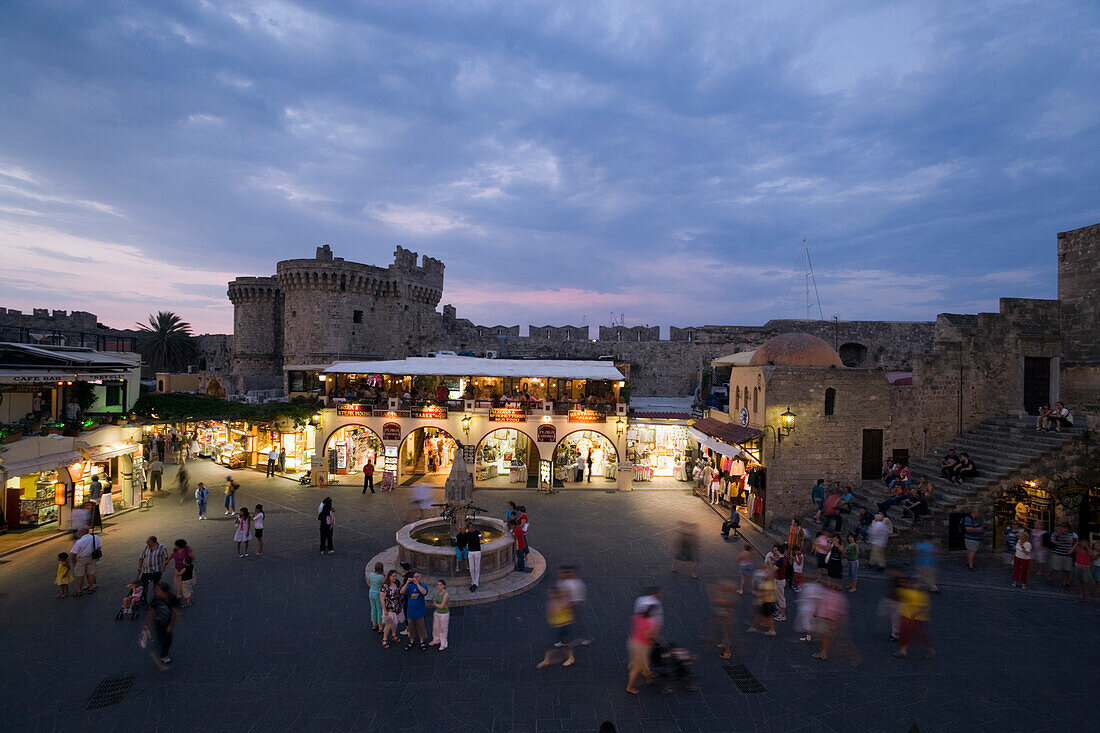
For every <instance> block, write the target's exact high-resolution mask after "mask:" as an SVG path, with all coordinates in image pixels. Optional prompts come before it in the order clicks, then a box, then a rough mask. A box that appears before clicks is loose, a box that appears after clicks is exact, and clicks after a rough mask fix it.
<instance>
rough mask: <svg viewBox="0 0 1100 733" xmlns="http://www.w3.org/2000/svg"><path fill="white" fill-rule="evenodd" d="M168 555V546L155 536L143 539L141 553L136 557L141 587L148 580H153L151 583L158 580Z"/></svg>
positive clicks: (154, 583)
mask: <svg viewBox="0 0 1100 733" xmlns="http://www.w3.org/2000/svg"><path fill="white" fill-rule="evenodd" d="M170 557H171V556H170V555H169V553H168V548H167V547H165V546H164V545H162V544H160V543H159V542H157V538H156V537H150V538H149V539H147V540H145V547H143V548H141V555H140V556H139V557H138V572H139V573H141V587H142V589H145V588H147V587H148V584H149V581H150V580H151V581H153V585H156V584H157V583H159V582H160V576H161V573H163V572H164V569H165V568H166V567H168V560H169V559H170ZM146 600H149V599H148V598H147V599H146Z"/></svg>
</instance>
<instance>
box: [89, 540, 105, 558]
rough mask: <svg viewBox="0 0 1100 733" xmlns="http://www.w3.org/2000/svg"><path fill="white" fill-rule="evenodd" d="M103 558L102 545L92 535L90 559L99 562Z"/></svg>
mask: <svg viewBox="0 0 1100 733" xmlns="http://www.w3.org/2000/svg"><path fill="white" fill-rule="evenodd" d="M102 557H103V543H102V542H100V541H99V540H97V539H96V538H95V535H92V559H93V560H99V559H100V558H102Z"/></svg>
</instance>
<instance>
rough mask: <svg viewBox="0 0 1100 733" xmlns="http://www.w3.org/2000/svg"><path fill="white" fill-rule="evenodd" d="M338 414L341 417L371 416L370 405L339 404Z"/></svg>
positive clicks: (337, 407)
mask: <svg viewBox="0 0 1100 733" xmlns="http://www.w3.org/2000/svg"><path fill="white" fill-rule="evenodd" d="M336 414H337V415H339V416H340V417H370V415H371V409H370V406H369V405H337V406H336Z"/></svg>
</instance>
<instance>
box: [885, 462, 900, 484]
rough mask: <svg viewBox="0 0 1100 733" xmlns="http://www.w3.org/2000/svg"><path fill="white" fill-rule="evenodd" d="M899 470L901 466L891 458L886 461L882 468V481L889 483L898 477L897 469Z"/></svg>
mask: <svg viewBox="0 0 1100 733" xmlns="http://www.w3.org/2000/svg"><path fill="white" fill-rule="evenodd" d="M900 470H901V466H899V465H898V463H897V461H895V460H894V459H893V458H891V459H889V460H887V461H886V467H885V468H884V469H882V483H884V484H886V485H887V486H889V485H891V484H892V483H893V481H894V479H896V478H897V477H898V471H900Z"/></svg>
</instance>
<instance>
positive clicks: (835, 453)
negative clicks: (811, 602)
mask: <svg viewBox="0 0 1100 733" xmlns="http://www.w3.org/2000/svg"><path fill="white" fill-rule="evenodd" d="M736 357H739V358H731V359H730V360H729V361H728V362H727V363H729V364H730V365H731V367H730V386H729V395H730V396H729V413H728V414H727V413H722V412H718V411H714V410H712V411H711V418H712V419H709V420H706V421H700V423H697V424H696V426H695V427H696V429H698V430H699V431H700V432H702V433H704V434H706V435H708V436H711V437H713V438H714V439H715V440H716V441H722V442H724V443H727V444H728V443H730V442H731V441H732V442H735V443H736V444H737V445H739V446H740V448H741V449H742V450H743V451H744V452H745V454H747V455H748V457H749V458H750V460H749V461H747V465H748V466H751V467H755V468H757V469H760V470H761V472H762V473H763V475H764V481H762V482H761V481H757V482H756V484H757V485H756V486H755V487H753V488H752V489H751V491H752V495H751V504H750V512H749V514H750V518H752V519H753V520H754V521H756V522H757V523H760V524H768V523H770V522H773V521H776V520H778V519H781V518H784V517H787V518H789V517H792V516H802V514H804V513H805V511H806V506H807V504H808V503H809V502H810V489H811V487H812V486H813V484H814V482H815V481H816V480H817V479H818V478H822V477H826V476H827V477H829V479H830V480H832V479H836V480H840V481H842V482H845V483H852V484H858V483H859V482H860V480H861V478H862V477H863V476H864V475H868V476H869V475H872V473H874V475H875V476H877V475H878V474H877V472H878V471H879V469H880V468H881V466H882V461H883V458H884V452H885V451H886V446H891V447H892V446H895V445H908V443H907V442H905V441H901V440H900V437H899V438H898V440H895V436H894V434H893V428H894V422H893V417H892V415H893V408H892V405H894V404H895V403H896V402H898V401H899V400H898V399H895V397H894V396H893V394H892V392H893V391H896V390H899V389H901V387H900V385H901V383H902V381H904V380H894V381H895V383H893V384H892V383H891V379H890V378H888V376H887V373H886V372H884V371H883V370H881V369H877V368H852V367H845V366H844V362H843V361H842V360H841V357H840V355H839V354H838V353H837V351H836V349H834V348H833V347H832V346H830V345H829V344H828V343H826V342H825V341H823V340H822V339H820V338H818V337H817V336H814V335H812V334H808V333H784V334H779V335H777V336H773V337H772V338H770V339H769V340H767V341H765V342H764V344H763V345H761V346H760V347H759V348H758V349H756V350H755V351H754V352H751V354H738V355H736ZM792 416H793V417H792ZM899 441H900V442H899ZM717 445H718V448H719V449H721V448H722V443H721V442H720V443H718V444H717ZM712 455H713V454H712ZM717 458H718V460H722V454H721V453H720V451H719V453H718V456H717Z"/></svg>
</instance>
